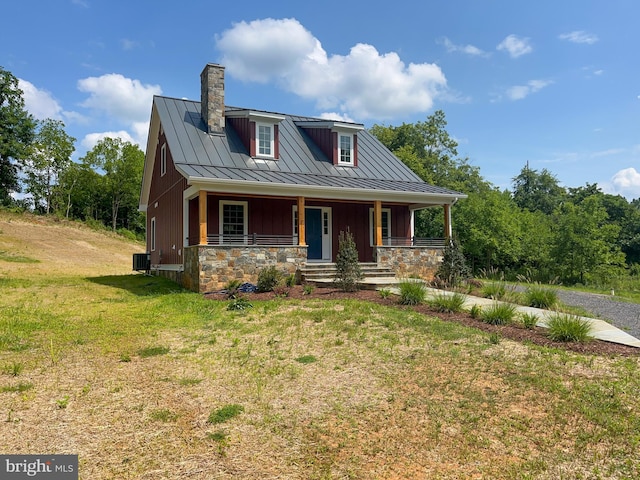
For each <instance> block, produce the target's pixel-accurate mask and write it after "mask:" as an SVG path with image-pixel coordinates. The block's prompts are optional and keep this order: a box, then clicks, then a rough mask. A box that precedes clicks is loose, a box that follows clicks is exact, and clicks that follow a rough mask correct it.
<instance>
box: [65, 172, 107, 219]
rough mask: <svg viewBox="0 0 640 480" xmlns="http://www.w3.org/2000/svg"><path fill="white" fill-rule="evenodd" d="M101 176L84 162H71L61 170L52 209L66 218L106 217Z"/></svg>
mask: <svg viewBox="0 0 640 480" xmlns="http://www.w3.org/2000/svg"><path fill="white" fill-rule="evenodd" d="M103 184H104V182H103V178H102V176H101V175H100V174H98V172H96V171H95V170H93V169H92V168H91V167H90V166H89V165H86V164H84V163H74V162H72V163H71V164H70V165H69V167H68V168H67V169H65V170H64V171H62V172H61V174H60V177H59V179H58V184H57V185H56V188H55V194H54V197H53V199H54V209H55V210H56V211H57V212H59V214H61V215H64V216H65V217H66V218H74V219H77V220H89V219H91V220H100V221H104V220H105V219H106V217H107V216H106V212H108V210H109V208H108V205H107V207H105V203H106V201H105V195H104V192H103V190H104V189H103Z"/></svg>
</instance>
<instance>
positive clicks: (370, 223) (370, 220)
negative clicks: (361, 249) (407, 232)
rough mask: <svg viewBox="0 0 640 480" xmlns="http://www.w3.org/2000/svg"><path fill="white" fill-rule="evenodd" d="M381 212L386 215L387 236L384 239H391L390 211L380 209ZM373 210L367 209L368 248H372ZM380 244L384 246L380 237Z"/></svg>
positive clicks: (373, 238) (373, 233) (383, 240)
mask: <svg viewBox="0 0 640 480" xmlns="http://www.w3.org/2000/svg"><path fill="white" fill-rule="evenodd" d="M382 211H383V212H386V213H387V233H388V234H389V235H388V236H387V237H386V239H389V238H391V209H390V208H383V209H382ZM373 216H374V209H373V208H370V209H369V245H370V246H372V247H373V246H374V243H375V242H374V240H375V232H374V230H373V224H374V220H375V219H374V218H373ZM382 244H383V245H385V237H382Z"/></svg>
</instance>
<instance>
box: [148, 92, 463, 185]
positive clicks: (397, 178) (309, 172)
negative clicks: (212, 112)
mask: <svg viewBox="0 0 640 480" xmlns="http://www.w3.org/2000/svg"><path fill="white" fill-rule="evenodd" d="M154 108H155V111H156V112H157V115H158V116H159V120H160V124H161V125H162V128H163V129H164V133H165V135H166V138H167V143H168V146H169V149H170V151H171V155H172V158H173V161H174V164H175V166H176V168H177V169H178V171H180V172H181V173H182V175H184V176H185V177H186V178H188V179H189V182H190V183H198V182H199V181H205V182H206V181H213V180H217V181H224V180H229V181H234V180H235V181H245V182H263V183H270V184H274V185H276V184H281V185H300V186H312V187H318V188H319V189H322V188H323V187H327V188H330V189H336V188H344V189H349V190H352V191H353V190H359V189H362V190H367V191H377V192H383V191H385V192H413V193H416V194H427V196H428V195H429V194H431V195H433V196H437V197H441V196H444V197H449V196H451V197H460V198H464V197H466V195H463V194H461V193H459V192H455V191H452V190H448V189H446V188H441V187H436V186H433V185H429V184H427V183H425V182H423V181H422V180H421V179H420V177H418V176H417V175H416V174H415V173H413V171H411V169H409V167H407V166H406V165H405V164H404V163H402V161H400V160H399V159H398V158H397V157H395V156H394V155H393V154H392V153H391V152H390V151H389V150H388V149H387V148H386V147H385V146H384V145H383V144H382V143H380V142H379V141H378V139H376V138H375V137H374V136H373V135H372V134H370V133H369V132H368V131H366V130H361V131H359V132H358V165H357V167H349V166H347V167H345V166H338V165H333V163H332V162H331V161H330V159H328V158H327V157H326V155H325V154H324V153H323V152H322V151H321V150H320V148H319V147H318V146H317V145H316V144H315V143H314V141H313V140H311V138H310V137H309V136H308V135H307V134H306V132H305V130H304V129H303V128H302V127H300V126H298V125H297V123H298V124H303V122H304V124H305V126H308V124H309V122H326V120H322V119H317V118H309V117H300V116H293V115H284V117H285V118H284V120H283V121H281V122H280V124H279V125H280V126H279V153H280V155H279V158H278V159H277V160H262V159H256V158H252V157H251V156H250V155H249V152H248V151H247V149H246V148H245V146H244V145H243V143H242V141H241V140H240V138H239V136H238V134H237V133H236V131H235V130H234V129H233V127H232V126H231V125H230V124H229V122H227V125H226V127H225V134H224V135H216V134H208V133H207V132H206V127H205V124H204V122H203V120H202V118H201V116H200V102H199V101H192V100H183V99H176V98H169V97H160V96H156V97H154ZM235 110H243V109H238V108H234V107H226V111H228V112H229V111H235Z"/></svg>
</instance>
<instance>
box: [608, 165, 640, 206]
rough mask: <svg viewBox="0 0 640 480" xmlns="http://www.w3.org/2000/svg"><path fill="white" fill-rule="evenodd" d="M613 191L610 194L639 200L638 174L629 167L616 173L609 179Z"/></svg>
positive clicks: (639, 185)
mask: <svg viewBox="0 0 640 480" xmlns="http://www.w3.org/2000/svg"><path fill="white" fill-rule="evenodd" d="M611 185H612V187H613V191H612V192H611V193H615V194H619V195H622V196H624V197H626V198H628V199H634V198H640V172H638V171H637V170H636V169H635V168H633V167H629V168H625V169H623V170H620V171H619V172H617V173H616V174H615V175H614V176H613V177H612V178H611Z"/></svg>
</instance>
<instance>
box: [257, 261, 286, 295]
mask: <svg viewBox="0 0 640 480" xmlns="http://www.w3.org/2000/svg"><path fill="white" fill-rule="evenodd" d="M281 280H282V273H281V272H279V271H278V269H277V268H276V267H275V266H273V265H271V266H270V267H266V268H263V269H262V270H260V273H258V285H257V287H258V291H259V292H271V291H272V290H273V289H274V287H275V286H276V285H278V283H279V282H280V281H281Z"/></svg>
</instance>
